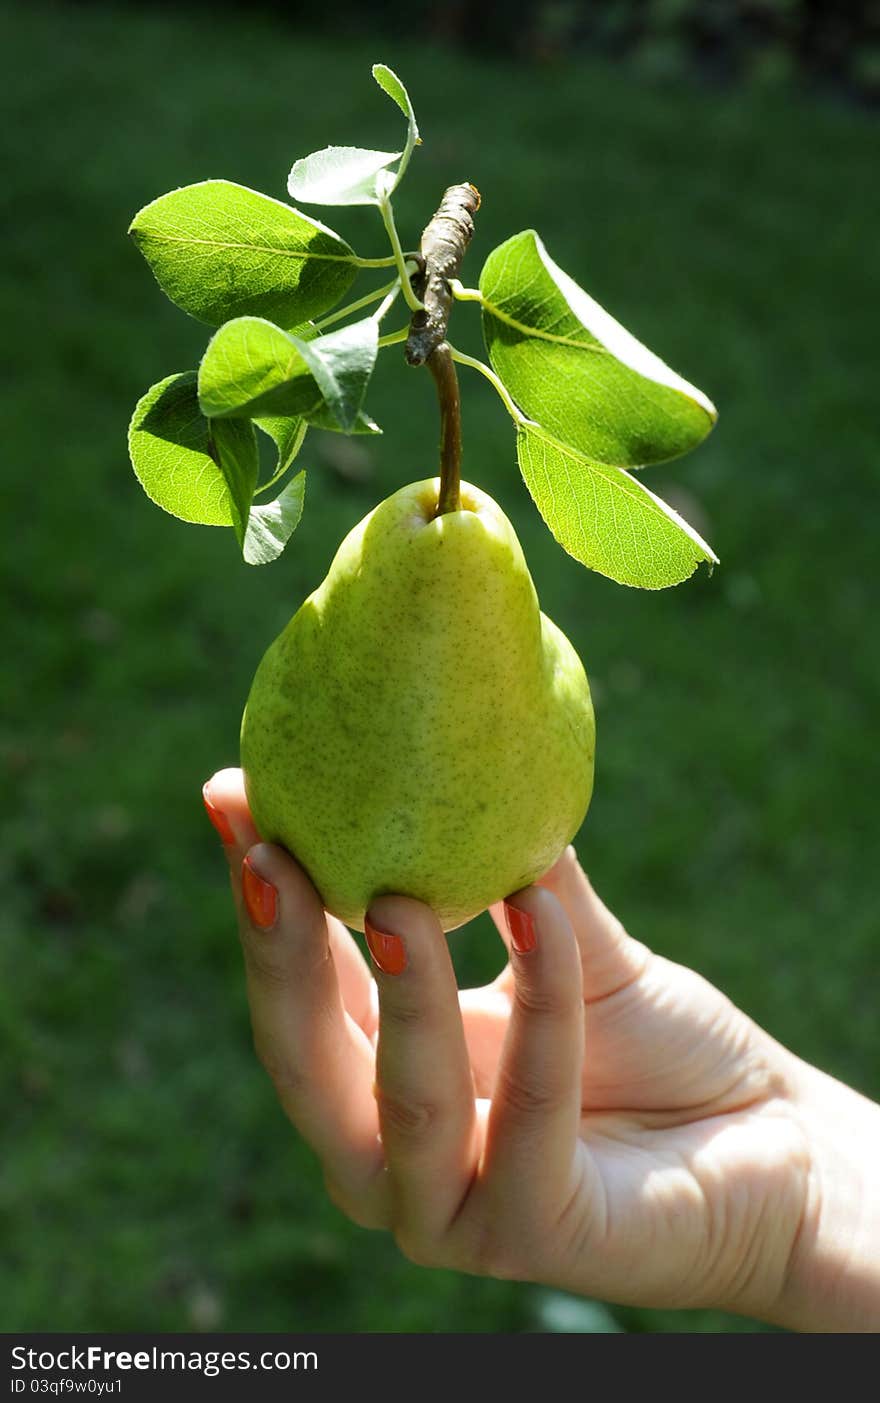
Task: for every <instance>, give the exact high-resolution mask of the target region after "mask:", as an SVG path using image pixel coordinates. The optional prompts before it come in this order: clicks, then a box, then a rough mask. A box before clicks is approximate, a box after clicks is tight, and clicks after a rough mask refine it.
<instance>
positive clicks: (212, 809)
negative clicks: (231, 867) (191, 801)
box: [202, 784, 235, 843]
mask: <svg viewBox="0 0 880 1403" xmlns="http://www.w3.org/2000/svg"><path fill="white" fill-rule="evenodd" d="M202 802H203V803H204V805H205V812H206V813H207V815H208V818H209V819H210V820H211V822H212V823H213V825H214V827H215V828H216V829H217V832H218V833H219V834H220V837H221V838H222V839H223V842H224V843H234V842H235V834H234V833H233V831H232V829H231V827H230V825H229V819H228V818H227V817H226V815H225V813H223V811H222V809H218V808H217V806H216V805H215V804H212V803H211V800H210V799H209V798H208V786H207V784H206V785H204V786H203V788H202Z"/></svg>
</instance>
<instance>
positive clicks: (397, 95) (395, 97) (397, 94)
mask: <svg viewBox="0 0 880 1403" xmlns="http://www.w3.org/2000/svg"><path fill="white" fill-rule="evenodd" d="M372 73H373V77H374V78H375V80H376V82H377V83H378V84H379V87H380V88H381V89H382V91H383V92H384V93H387V94H388V96H389V97H390V98H391V101H392V102H396V103H397V106H398V107H399V108H400V110H401V112H402V113H403V115H404V117H405V118H406V120H407V122H408V124H409V130H410V133H411V135H412V142H413V145H417V144H418V143H420V142H421V137H420V136H419V129H418V126H417V124H416V114H415V112H414V111H413V105H412V102H411V101H410V96H409V93H408V92H407V90H406V88H405V87H404V86H403V84H402V83H401V81H400V79H399V78H398V76H397V74H396V73H395V72H394V71H393V70H392V69H390V68H389V67H388V65H387V64H385V63H374V64H373V68H372Z"/></svg>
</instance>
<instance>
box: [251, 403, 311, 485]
mask: <svg viewBox="0 0 880 1403" xmlns="http://www.w3.org/2000/svg"><path fill="white" fill-rule="evenodd" d="M254 423H255V424H256V426H257V428H258V429H262V430H263V433H264V434H268V435H269V437H270V438H271V439H272V440H273V441H274V443H275V447H276V448H277V450H278V457H277V459H276V462H275V468H274V470H273V472H272V478H273V480H274V479H275V478H278V477H281V476H282V474H283V473H286V472H287V469H288V468H289V467H290V465H291V463H292V462H293V460H294V458H295V457H296V455H297V454H298V453H299V450H300V449H301V448H302V445H303V439H304V438H305V436H306V430H307V429H308V424H307V423H306V421H305V420H304V419H299V418H296V417H294V416H292V415H277V416H275V417H270V418H266V419H255V420H254Z"/></svg>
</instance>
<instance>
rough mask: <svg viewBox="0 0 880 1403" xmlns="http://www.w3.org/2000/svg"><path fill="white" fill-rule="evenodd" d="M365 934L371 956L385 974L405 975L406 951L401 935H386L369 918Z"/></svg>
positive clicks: (365, 926) (365, 921) (367, 918)
mask: <svg viewBox="0 0 880 1403" xmlns="http://www.w3.org/2000/svg"><path fill="white" fill-rule="evenodd" d="M364 934H365V935H366V937H367V944H368V945H369V947H370V954H371V955H372V957H373V959H374V960H375V961H376V964H377V965H378V966H379V968H380V970H381V971H382V973H383V974H403V971H404V970H405V969H406V950H405V948H404V944H403V941H402V940H401V938H400V936H399V935H386V934H385V932H384V931H383V930H377V929H376V927H375V926H372V925H370V921H369V917H365V919H364Z"/></svg>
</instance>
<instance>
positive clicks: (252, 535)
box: [242, 470, 306, 565]
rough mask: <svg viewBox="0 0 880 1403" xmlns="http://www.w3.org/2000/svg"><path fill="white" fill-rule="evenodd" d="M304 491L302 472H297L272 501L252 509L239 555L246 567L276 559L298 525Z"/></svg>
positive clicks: (304, 476)
mask: <svg viewBox="0 0 880 1403" xmlns="http://www.w3.org/2000/svg"><path fill="white" fill-rule="evenodd" d="M305 490H306V475H305V470H303V471H302V472H299V473H297V475H296V477H295V478H294V479H293V481H292V482H289V483H288V484H287V486H286V487H285V488H284V490H283V492H281V493H279V495H278V496H277V497H276V498H275V501H274V502H267V503H266V504H265V505H264V506H256V505H254V506H252V507H251V514H250V519H249V521H248V527H247V534H246V536H245V538H244V546H243V548H242V554H243V555H244V558H245V560H246V561H247V563H248V565H268V564H269V562H270V561H272V560H276V559H277V558H278V556H279V555H280V554H281V552H282V551H283V550H284V547H285V546H286V545H287V542H288V541H289V540H290V537H291V536H292V535H293V533H294V531H295V530H296V528H297V526H298V525H299V520H300V517H301V516H302V512H303V499H304V496H305Z"/></svg>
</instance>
